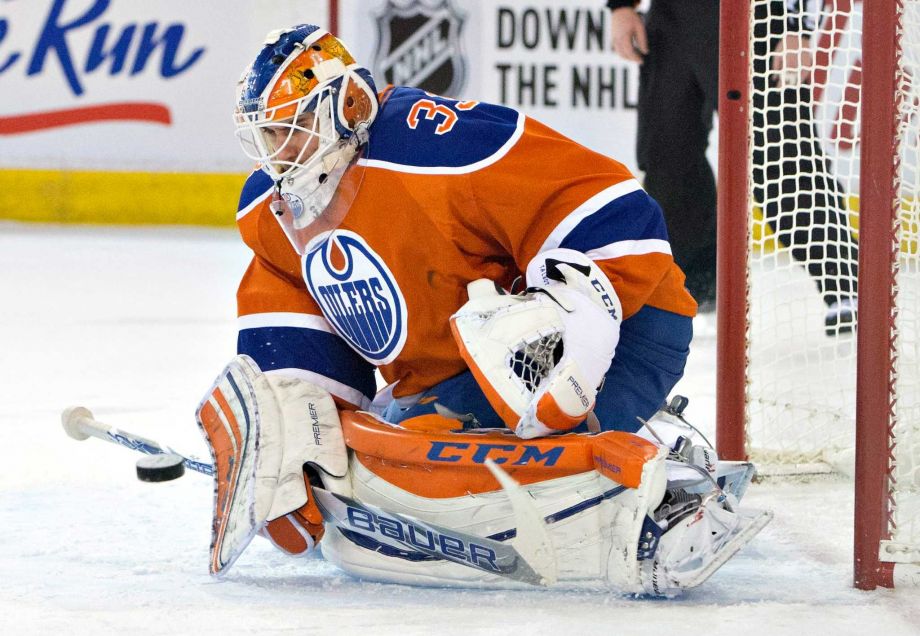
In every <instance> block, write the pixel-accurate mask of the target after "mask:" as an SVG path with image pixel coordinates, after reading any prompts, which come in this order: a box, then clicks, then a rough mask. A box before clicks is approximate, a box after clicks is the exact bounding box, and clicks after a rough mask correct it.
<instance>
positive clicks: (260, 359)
mask: <svg viewBox="0 0 920 636" xmlns="http://www.w3.org/2000/svg"><path fill="white" fill-rule="evenodd" d="M237 353H245V354H246V355H248V356H250V357H251V358H252V359H253V360H255V361H256V364H258V365H259V368H260V369H262V370H263V371H271V370H273V369H304V370H306V371H312V372H313V373H317V374H319V375H322V376H325V377H327V378H330V379H332V380H335V381H336V382H339V383H341V384H344V385H346V386H349V387H351V388H353V389H355V390H357V391H359V392H360V393H361V394H362V395H363V396H365V397H366V398H367V399H368V400H371V399H373V397H374V393H375V392H376V389H377V383H376V381H375V379H374V367H373V366H372V365H371V364H370V363H368V362H367V361H366V360H365V359H364V358H362V357H361V356H359V355H358V354H357V353H355V351H354V350H353V349H352V348H351V347H349V346H348V345H347V344H346V343H345V342H344V341H343V340H342V339H341V338H339V337H338V336H336V335H334V334H331V333H327V332H325V331H319V330H317V329H305V328H302V327H256V328H252V329H241V330H240V332H239V336H238V338H237Z"/></svg>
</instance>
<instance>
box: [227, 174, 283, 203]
mask: <svg viewBox="0 0 920 636" xmlns="http://www.w3.org/2000/svg"><path fill="white" fill-rule="evenodd" d="M273 183H274V182H273V181H272V178H271V177H269V176H268V175H267V174H265V172H263V171H262V170H255V171H253V173H252V174H250V175H249V177H248V178H247V179H246V183H245V184H244V185H243V191H242V192H241V193H240V203H239V205H238V206H237V208H236V211H237V213H239V212H242V211H243V210H245V209H246V208H248V207H249V206H250V205H252V204H253V202H255V201H256V200H258V199H260V198H262V195H264V194H265V192H266V191H268V190H270V189H271V187H272V185H273Z"/></svg>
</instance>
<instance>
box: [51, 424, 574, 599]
mask: <svg viewBox="0 0 920 636" xmlns="http://www.w3.org/2000/svg"><path fill="white" fill-rule="evenodd" d="M61 423H62V425H63V427H64V430H65V431H66V432H67V435H69V436H70V437H72V438H73V439H75V440H79V441H83V440H86V439H89V438H90V437H95V438H97V439H101V440H105V441H107V442H111V443H113V444H118V445H120V446H123V447H125V448H130V449H131V450H135V451H138V452H140V453H144V454H147V455H159V454H175V455H179V456H180V457H182V460H183V461H182V463H183V464H184V465H185V466H186V467H187V468H188V469H189V470H193V471H195V472H197V473H201V474H203V475H208V476H212V477H213V475H214V466H213V465H212V464H210V463H208V462H203V461H201V460H199V459H196V458H194V457H188V456H186V455H184V454H182V453H177V452H176V451H174V450H172V449H171V448H169V447H167V446H161V445H160V444H158V443H157V442H154V441H152V440H149V439H146V438H144V437H141V436H140V435H135V434H134V433H129V432H127V431H123V430H120V429H117V428H115V427H113V426H109V425H107V424H103V423H102V422H99V421H97V420H96V419H94V418H93V414H92V413H91V412H90V411H89V409H87V408H84V407H81V406H75V407H71V408H68V409H66V410H64V412H63V413H62V414H61ZM489 469H490V470H491V471H492V473H493V475H495V477H496V479H497V480H498V481H499V483H500V484H501V486H502V488H503V489H504V490H505V492H506V494H507V495H508V497H509V499H510V501H511V505H512V510H513V512H514V516H515V522H516V525H517V528H516V530H515V531H513V532H514V534H513V535H512V534H511V533H512V531H509V532H506V533H503V534H505V535H508V536H515V537H516V538H515V543H516V544H518V545H519V546H520V547H521V551H518V550H517V549H516V548H515V547H514V546H512V545H509V544H508V543H503V542H501V541H496V540H494V539H489V538H485V537H478V536H476V535H472V534H468V533H466V532H461V531H459V530H454V529H451V528H445V527H443V526H439V525H436V524H433V523H429V522H426V521H420V520H418V519H415V518H414V517H410V516H407V515H401V514H397V513H393V512H389V511H386V510H384V509H382V508H377V507H376V506H370V505H368V504H364V503H361V502H359V501H356V500H354V499H351V498H349V497H345V496H343V495H339V494H336V493H332V492H329V491H328V490H325V489H323V488H318V487H316V486H313V490H314V492H315V493H316V501H317V503H318V504H319V508H320V511H321V512H322V514H323V519H324V520H325V521H327V522H329V523H332V524H333V525H335V526H336V527H338V528H341V529H343V530H345V531H346V532H353V533H357V534H359V535H362V536H364V537H367V538H370V539H372V540H374V541H378V542H380V543H384V544H387V545H390V546H391V547H397V548H400V549H409V550H414V551H417V552H421V553H422V554H425V555H427V556H431V557H435V558H438V559H446V560H448V561H451V562H453V563H457V564H459V565H463V566H466V567H469V568H473V569H476V570H480V571H483V572H487V573H489V574H495V575H498V576H502V577H505V578H508V579H512V580H515V581H520V582H522V583H529V584H531V585H552V584H553V583H555V582H556V562H555V554H554V551H553V549H552V544H551V543H550V540H549V534H548V533H547V531H546V526H545V523H544V522H543V518H542V517H541V516H540V515H539V513H538V512H537V510H536V508H534V506H533V504H532V503H531V502H530V501H529V500H528V498H527V497H526V495H525V494H524V493H523V492H522V491H521V490H520V487H519V486H518V485H517V483H516V482H515V481H514V480H513V479H512V478H511V477H510V476H508V475H507V473H505V472H504V471H502V470H501V469H500V468H498V466H495V465H494V464H492V465H490V466H489ZM521 552H524V553H525V554H527V557H528V558H525V556H524V555H522V554H521Z"/></svg>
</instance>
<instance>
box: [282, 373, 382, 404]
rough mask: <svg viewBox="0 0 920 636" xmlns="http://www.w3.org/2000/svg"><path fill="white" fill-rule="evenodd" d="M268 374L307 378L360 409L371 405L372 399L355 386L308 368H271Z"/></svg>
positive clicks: (308, 380)
mask: <svg viewBox="0 0 920 636" xmlns="http://www.w3.org/2000/svg"><path fill="white" fill-rule="evenodd" d="M265 374H266V375H268V374H276V375H286V376H289V377H292V378H300V379H302V380H306V381H307V382H312V383H313V384H315V385H316V386H319V387H322V388H324V389H326V390H327V391H329V392H330V393H331V394H332V395H334V396H336V397H339V398H342V399H343V400H345V401H346V402H349V403H350V404H354V405H355V406H357V407H358V408H360V409H367V408H368V407H369V406H370V405H371V401H370V400H369V399H368V398H367V396H365V395H364V394H363V393H361V391H359V390H358V389H355V388H353V387H350V386H348V385H347V384H342V383H341V382H338V381H336V380H333V379H332V378H328V377H326V376H324V375H320V374H319V373H314V372H313V371H307V370H306V369H295V368H293V367H292V368H289V369H271V370H270V371H266V372H265Z"/></svg>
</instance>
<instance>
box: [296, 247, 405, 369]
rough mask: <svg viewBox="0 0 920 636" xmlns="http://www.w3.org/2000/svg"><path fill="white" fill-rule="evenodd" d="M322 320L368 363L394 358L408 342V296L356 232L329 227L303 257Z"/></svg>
mask: <svg viewBox="0 0 920 636" xmlns="http://www.w3.org/2000/svg"><path fill="white" fill-rule="evenodd" d="M303 276H304V280H305V281H306V283H307V286H308V287H309V288H310V293H311V294H312V295H313V298H315V299H316V302H317V303H319V306H320V309H322V311H323V315H325V317H326V320H328V321H329V323H330V324H331V325H332V326H333V327H334V328H335V330H336V332H337V333H338V334H339V335H340V336H342V338H344V339H345V340H346V341H347V342H348V344H350V345H351V347H352V348H353V349H354V350H355V351H357V352H358V353H360V354H361V355H362V356H363V357H364V358H365V359H366V360H368V361H369V362H371V363H373V364H376V365H381V364H388V363H390V362H392V361H393V360H394V359H395V358H396V356H397V355H399V352H400V351H402V348H403V345H404V344H405V343H406V301H405V299H404V298H403V295H402V292H401V291H400V290H399V287H398V286H397V284H396V279H395V278H393V274H392V273H391V272H390V269H389V268H388V267H387V266H386V264H385V263H384V262H383V259H381V258H380V256H378V255H377V253H376V252H374V250H372V249H371V248H370V246H369V245H367V243H365V242H364V239H362V238H361V237H360V236H359V235H357V234H355V233H354V232H348V231H346V230H337V231H335V232H333V233H332V234H331V235H330V237H329V239H328V240H326V241H323V242H322V244H321V245H319V246H318V247H317V248H316V249H314V250H313V251H311V252H309V253H308V254H306V255H305V256H304V258H303Z"/></svg>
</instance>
